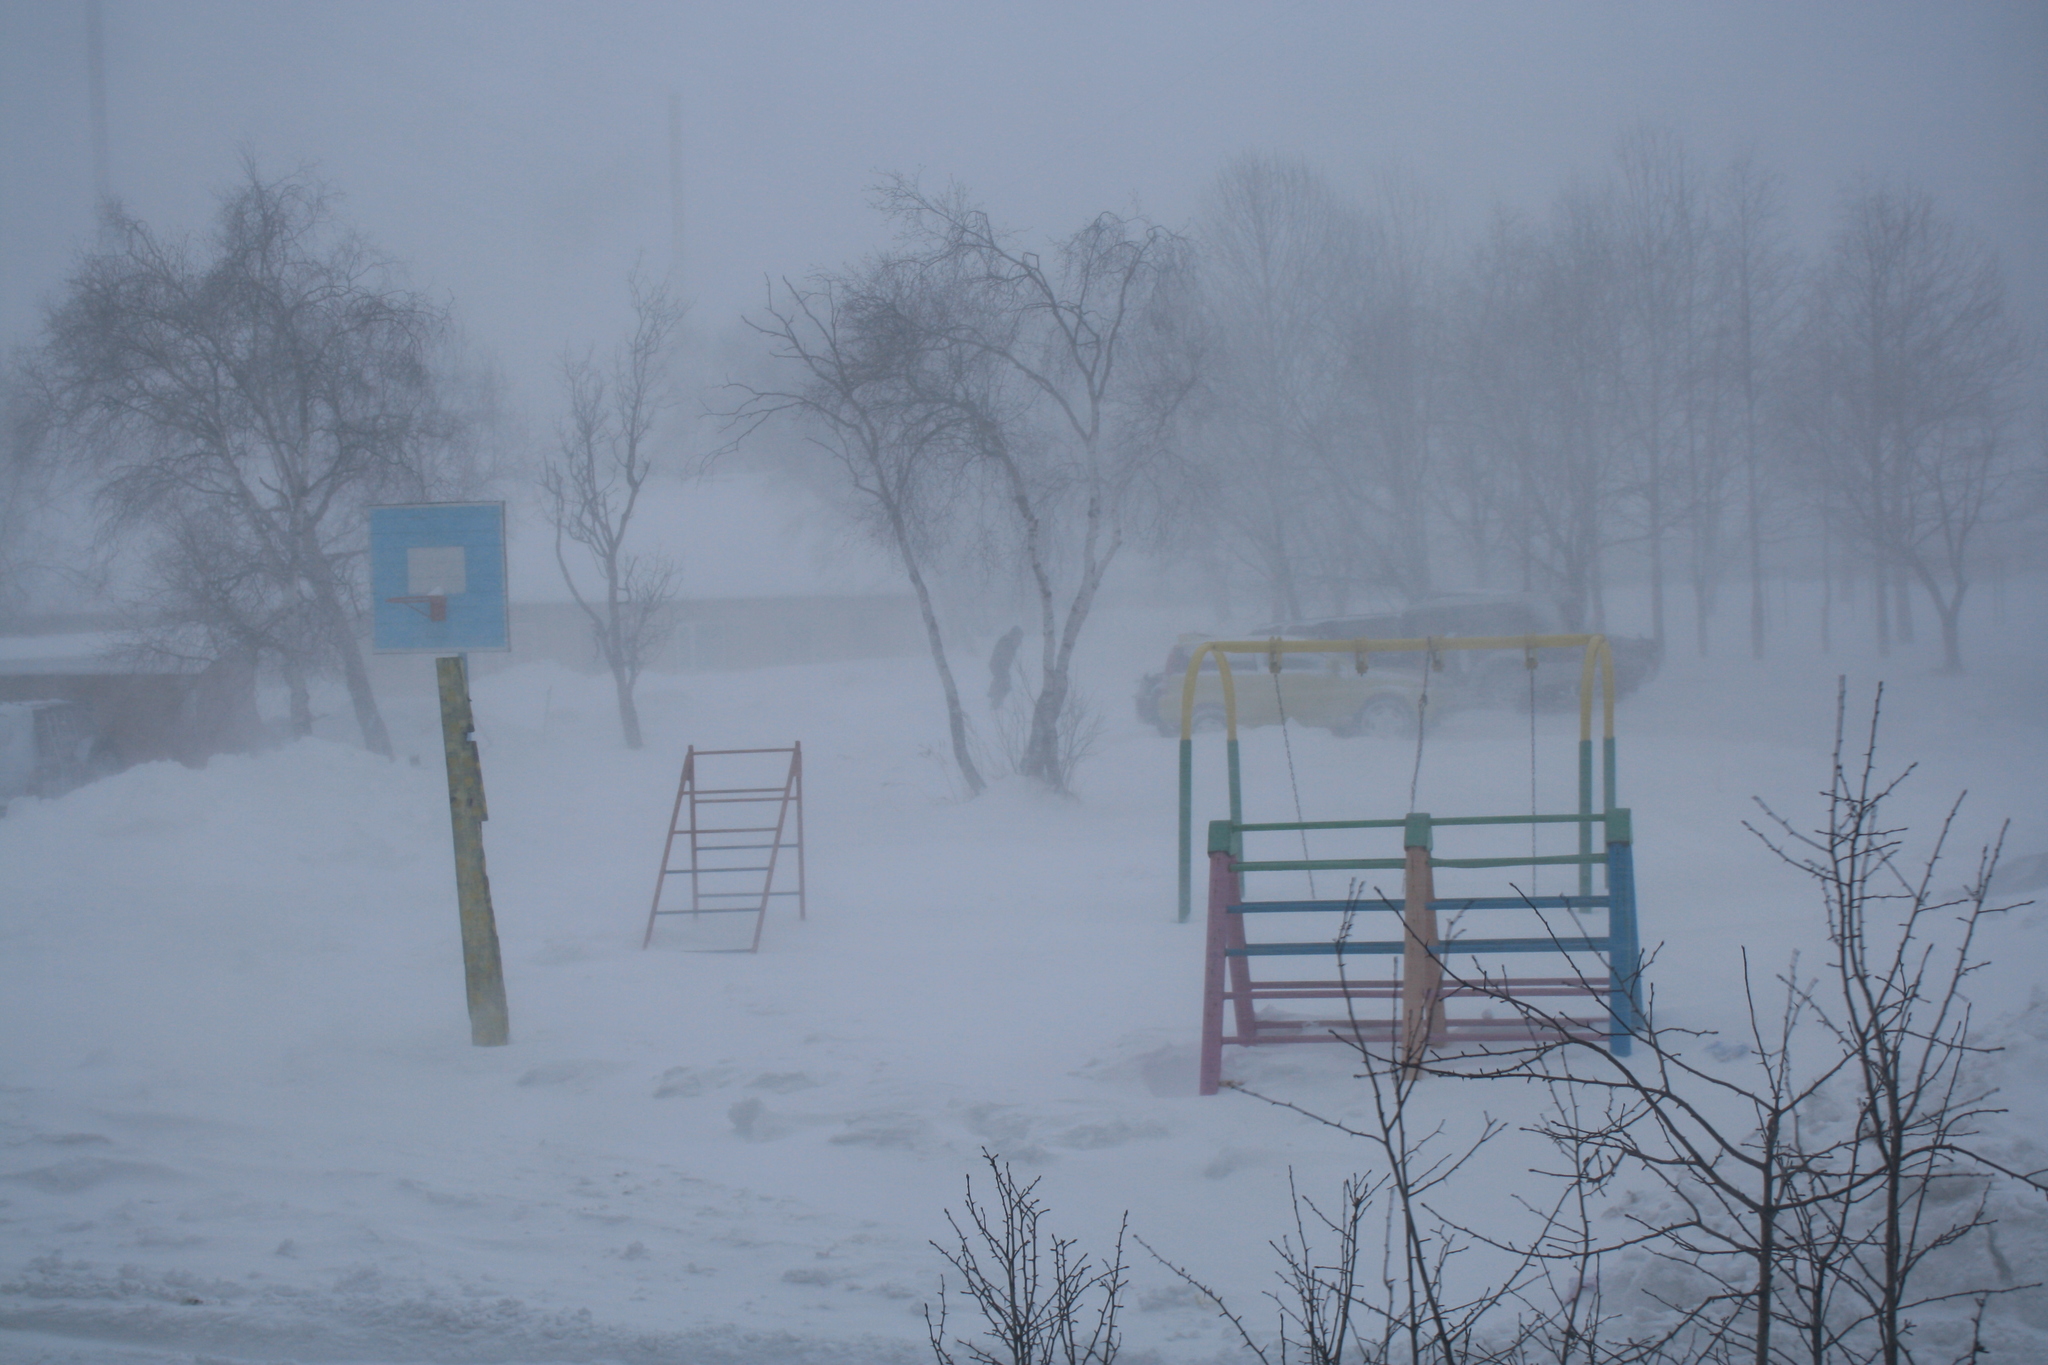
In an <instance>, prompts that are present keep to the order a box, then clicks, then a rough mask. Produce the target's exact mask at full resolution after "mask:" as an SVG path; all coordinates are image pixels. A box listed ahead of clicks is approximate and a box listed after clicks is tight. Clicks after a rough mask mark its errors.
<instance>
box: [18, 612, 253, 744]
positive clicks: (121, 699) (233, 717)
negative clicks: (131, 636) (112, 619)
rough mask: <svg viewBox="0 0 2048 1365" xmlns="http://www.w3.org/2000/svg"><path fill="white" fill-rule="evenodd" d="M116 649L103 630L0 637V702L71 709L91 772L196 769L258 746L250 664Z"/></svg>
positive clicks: (117, 639) (118, 641)
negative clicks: (158, 766) (167, 762)
mask: <svg viewBox="0 0 2048 1365" xmlns="http://www.w3.org/2000/svg"><path fill="white" fill-rule="evenodd" d="M124 643H125V642H124V640H123V639H122V637H121V636H119V635H118V634H116V633H113V632H105V631H71V632H61V633H53V634H41V635H0V703H10V702H14V703H20V702H33V703H51V702H68V703H72V704H73V705H74V706H75V707H76V708H79V709H80V711H81V712H82V716H83V725H84V728H85V730H86V731H87V733H88V734H89V736H90V746H89V747H90V753H91V767H92V768H93V769H94V770H95V771H98V772H108V771H113V770H116V769H119V768H125V767H128V766H130V765H132V764H136V763H147V762H151V761H153V760H157V759H166V758H169V759H176V760H177V761H178V762H180V763H185V764H188V765H193V766H196V765H198V764H201V763H204V762H205V761H206V760H207V759H208V758H209V757H211V756H212V755H214V754H217V753H230V752H239V751H243V750H247V749H251V748H254V747H256V746H257V745H258V744H260V743H261V742H262V739H263V734H264V732H263V726H262V722H261V721H260V720H259V719H258V717H257V714H256V669H255V665H254V662H253V661H252V660H248V659H246V658H241V657H237V656H223V657H221V658H218V659H215V660H213V661H211V662H202V661H196V660H195V661H186V660H171V659H148V658H140V657H138V656H137V655H136V654H135V652H134V651H132V650H129V649H126V648H124ZM74 728H75V727H74Z"/></svg>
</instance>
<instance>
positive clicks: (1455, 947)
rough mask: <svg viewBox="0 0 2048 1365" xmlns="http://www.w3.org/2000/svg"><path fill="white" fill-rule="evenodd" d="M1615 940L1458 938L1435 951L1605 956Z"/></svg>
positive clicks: (1438, 945)
mask: <svg viewBox="0 0 2048 1365" xmlns="http://www.w3.org/2000/svg"><path fill="white" fill-rule="evenodd" d="M1613 943H1614V940H1612V939H1607V938H1454V939H1447V940H1445V941H1444V942H1442V943H1439V944H1436V945H1435V946H1434V947H1433V948H1432V949H1431V951H1432V952H1435V953H1437V954H1439V955H1441V954H1444V953H1605V952H1609V951H1611V950H1612V946H1613Z"/></svg>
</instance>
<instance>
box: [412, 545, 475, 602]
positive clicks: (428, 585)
mask: <svg viewBox="0 0 2048 1365" xmlns="http://www.w3.org/2000/svg"><path fill="white" fill-rule="evenodd" d="M468 576H469V558H468V551H467V550H465V549H464V548H463V547H462V546H460V545H415V546H413V547H411V548H410V549H408V550H407V551H406V552H405V577H406V588H405V590H406V592H408V593H410V594H411V595H412V596H414V597H460V596H461V595H462V594H463V593H464V592H467V591H468Z"/></svg>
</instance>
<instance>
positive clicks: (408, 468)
mask: <svg viewBox="0 0 2048 1365" xmlns="http://www.w3.org/2000/svg"><path fill="white" fill-rule="evenodd" d="M8 398H9V402H8V415H9V424H8V436H9V448H8V456H9V458H8V460H7V466H8V470H7V472H8V478H9V480H10V482H9V486H8V488H7V492H8V493H9V495H10V499H9V507H10V512H11V515H12V516H15V517H19V518H20V519H21V520H22V521H23V522H27V521H30V520H33V519H34V518H35V517H37V516H42V517H45V518H52V519H62V518H64V517H65V516H66V515H67V514H69V513H71V512H72V511H74V510H75V509H77V508H79V507H83V508H85V509H86V510H87V511H88V513H89V514H90V516H91V518H92V520H93V524H94V525H95V526H96V528H97V537H98V539H97V543H96V546H95V547H94V548H95V552H94V553H92V554H90V555H86V556H82V557H80V558H78V559H77V560H75V561H74V562H71V563H66V564H63V565H62V566H60V572H62V573H64V574H66V575H70V576H73V577H85V576H87V575H93V576H92V577H90V578H89V579H88V582H89V583H90V585H91V586H92V587H95V588H98V589H100V590H101V591H105V590H106V586H107V584H108V582H109V581H112V582H116V583H119V582H124V581H125V582H126V583H129V584H140V585H141V586H140V588H139V589H137V590H136V591H138V592H139V598H134V599H131V600H130V601H128V602H127V603H126V605H127V607H128V608H129V611H130V616H131V619H132V620H133V621H134V623H135V626H136V630H135V637H136V640H137V642H138V648H140V649H142V650H144V651H145V652H150V653H155V654H158V655H167V656H170V657H173V658H178V659H184V660H191V661H195V662H198V661H207V662H211V661H217V660H222V659H233V660H237V661H239V662H240V663H241V664H242V665H243V666H245V667H247V668H250V669H254V668H255V667H256V666H258V665H259V664H260V665H261V666H263V667H265V668H267V669H274V670H275V671H276V672H277V673H278V674H279V675H280V676H281V677H282V678H283V680H284V682H285V684H286V688H287V691H288V693H289V696H290V708H291V726H292V729H293V731H294V732H295V733H299V734H305V733H308V732H310V730H311V728H312V724H313V711H312V701H311V690H310V688H311V680H312V679H313V678H315V677H316V676H318V675H320V674H323V673H339V674H340V675H341V677H342V679H343V680H344V683H345V685H346V688H347V692H348V697H349V701H350V703H351V706H352V707H353V710H354V713H355V719H356V722H357V725H358V727H359V729H360V730H361V733H362V737H363V742H364V744H365V745H366V746H367V747H369V748H370V749H372V750H374V751H376V752H378V753H382V754H387V755H388V754H389V753H390V752H391V740H390V736H389V734H388V732H387V730H386V728H385V725H384V720H383V717H382V715H381V714H380V712H379V709H378V705H377V699H376V696H375V693H374V692H373V691H372V689H371V686H370V677H369V672H368V669H367V667H366V666H365V662H364V657H363V645H362V641H361V638H360V624H361V620H362V614H363V601H362V586H363V585H362V581H361V579H362V571H363V564H362V561H363V558H364V548H365V539H366V535H365V531H364V517H363V512H364V509H365V508H366V507H367V506H369V505H370V504H373V503H377V502H412V501H427V500H436V499H446V498H455V497H461V496H464V495H468V494H471V493H473V492H474V491H475V490H476V489H478V488H479V487H480V486H481V484H482V482H483V480H484V478H485V477H486V475H487V473H488V466H489V464H490V463H491V460H490V458H489V456H490V454H491V452H490V450H489V449H488V447H487V446H486V445H485V444H483V436H484V434H485V432H486V430H487V422H486V421H485V418H486V417H487V414H488V412H489V410H490V408H491V406H492V403H493V401H494V395H493V391H492V386H491V384H490V382H489V380H488V376H487V375H486V374H485V373H484V372H482V371H481V370H479V369H478V368H476V367H475V366H474V365H472V364H469V363H466V362H465V360H464V357H463V355H462V353H461V350H460V347H459V345H458V342H457V337H456V333H455V328H454V324H453V321H452V318H451V316H450V313H449V310H448V307H447V305H446V304H445V303H443V302H441V301H439V300H437V299H435V298H433V297H431V296H430V295H428V294H426V293H424V292H421V291H419V290H416V289H414V288H412V287H411V286H410V285H408V283H407V282H406V280H405V278H404V274H403V272H402V271H401V270H400V268H399V267H398V266H397V265H396V264H395V263H393V262H391V261H390V260H388V259H387V258H385V257H383V256H382V255H380V254H379V253H378V252H376V251H375V250H374V249H373V248H372V247H371V246H370V245H369V244H367V243H366V242H365V241H364V240H363V239H362V238H361V237H360V236H358V235H357V234H356V233H354V232H353V231H351V230H350V229H349V228H348V227H347V226H346V224H345V223H343V222H342V221H341V220H340V218H339V217H338V215H337V213H336V209H335V203H334V200H333V197H332V195H331V194H330V193H329V192H328V191H327V190H326V189H325V188H324V187H322V186H321V185H320V184H318V183H317V182H316V181H313V180H311V179H309V178H307V177H305V176H287V177H282V178H269V177H266V176H264V175H263V174H262V173H261V171H260V170H259V168H258V167H257V166H256V165H255V164H254V163H253V162H245V163H244V165H243V167H242V173H241V176H240V178H239V179H238V180H237V181H236V182H235V183H233V184H232V185H231V186H230V187H228V188H227V189H226V190H225V191H224V192H223V193H222V194H221V195H220V196H219V201H218V208H217V212H216V215H215V219H214V224H213V227H212V230H211V231H210V232H209V233H208V234H206V235H205V236H203V237H201V238H199V239H197V240H187V239H184V238H180V237H175V236H169V235H166V234H162V233H159V232H157V231H154V230H152V229H151V228H150V227H149V226H148V225H146V224H144V223H143V222H141V221H140V220H138V219H136V218H135V217H133V216H132V215H129V214H127V213H126V212H124V211H123V210H122V209H121V208H120V207H119V205H116V204H107V205H104V206H103V208H102V214H101V222H100V227H99V233H98V236H97V239H96V241H95V243H94V244H93V245H92V246H91V247H89V248H88V249H87V250H85V251H84V252H83V253H82V255H81V258H80V260H79V262H78V265H77V267H76V268H75V270H74V271H73V273H72V275H71V277H70V279H69V280H68V281H67V282H66V285H65V287H64V290H63V292H62V294H61V295H60V296H59V298H58V299H57V300H56V301H55V302H54V303H53V305H52V306H51V308H50V310H49V312H48V314H47V318H46V321H45V325H44V328H43V333H42V336H41V338H40V340H39V342H38V344H37V345H35V346H34V347H33V348H32V349H30V350H28V351H27V352H26V353H25V354H24V355H22V356H21V357H20V358H19V362H18V363H17V364H16V365H15V366H13V367H12V369H11V372H10V376H9V393H8ZM72 548H74V549H75V547H72ZM13 567H15V568H17V569H20V568H23V567H24V566H21V565H16V566H13ZM94 570H98V571H99V572H98V573H97V574H94V572H93V571H94ZM9 586H10V588H18V586H19V579H18V578H17V579H16V580H15V581H14V582H11V583H10V584H9ZM10 605H11V604H10Z"/></svg>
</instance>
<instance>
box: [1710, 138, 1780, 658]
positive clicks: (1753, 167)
mask: <svg viewBox="0 0 2048 1365" xmlns="http://www.w3.org/2000/svg"><path fill="white" fill-rule="evenodd" d="M1718 198H1719V203H1720V212H1719V213H1718V214H1717V215H1716V218H1715V223H1714V228H1715V238H1714V240H1715V261H1716V266H1717V272H1716V282H1715V291H1714V294H1715V301H1716V304H1717V316H1718V321H1717V325H1716V328H1715V340H1716V348H1715V349H1716V356H1717V364H1716V367H1715V368H1716V371H1717V377H1718V383H1719V386H1720V388H1721V391H1722V393H1723V394H1724V396H1725V402H1726V404H1727V406H1728V408H1729V410H1730V412H1729V415H1730V417H1731V419H1732V422H1733V425H1734V428H1735V445H1736V450H1737V452H1738V457H1739V459H1740V462H1741V466H1742V534H1743V545H1744V549H1745V551H1746V558H1747V561H1748V569H1749V652H1750V657H1751V658H1755V659H1761V658H1763V657H1764V645H1765V635H1766V629H1765V627H1766V622H1765V612H1764V534H1765V516H1764V508H1765V502H1766V500H1767V498H1769V496H1770V495H1771V494H1772V493H1773V492H1774V491H1779V492H1782V491H1784V490H1785V480H1784V479H1783V478H1782V475H1781V474H1780V473H1779V471H1776V470H1774V469H1773V467H1772V464H1771V463H1770V462H1769V459H1768V452H1769V444H1768V437H1769V435H1770V432H1771V426H1770V423H1769V420H1768V419H1769V413H1770V403H1769V401H1768V400H1769V398H1770V396H1771V392H1772V387H1773V386H1772V384H1771V382H1770V379H1769V376H1770V375H1771V374H1772V373H1773V372H1774V371H1776V370H1777V368H1778V367H1779V365H1780V364H1781V348H1782V345H1783V341H1784V336H1785V329H1786V323H1787V321H1788V318H1787V313H1788V306H1789V304H1790V301H1791V289H1792V283H1793V263H1792V255H1791V251H1790V249H1789V248H1788V247H1787V246H1786V245H1785V241H1784V235H1783V230H1782V228H1781V227H1780V226H1779V214H1780V205H1779V195H1778V186H1777V180H1776V177H1774V176H1773V175H1771V174H1770V172H1768V171H1766V170H1764V169H1763V168H1762V167H1761V166H1759V165H1758V164H1757V162H1756V161H1755V159H1754V158H1752V157H1750V156H1747V155H1745V156H1742V157H1738V158H1737V159H1736V160H1735V161H1733V162H1731V163H1730V164H1729V166H1728V169H1727V171H1726V172H1725V173H1724V175H1723V177H1722V180H1721V186H1720V193H1719V196H1718Z"/></svg>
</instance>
